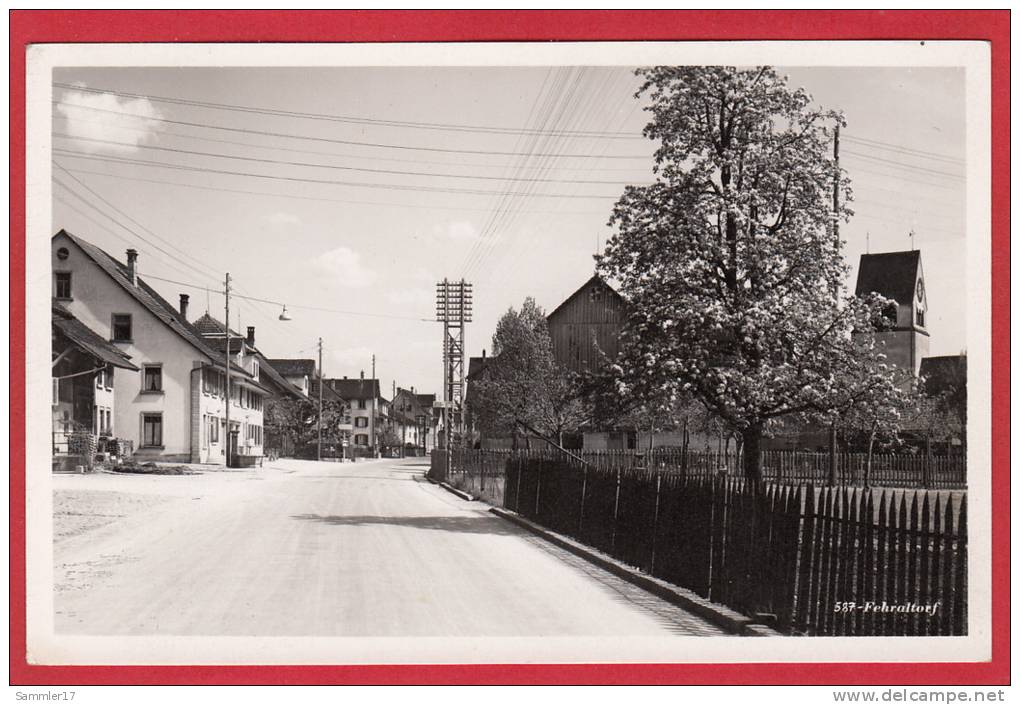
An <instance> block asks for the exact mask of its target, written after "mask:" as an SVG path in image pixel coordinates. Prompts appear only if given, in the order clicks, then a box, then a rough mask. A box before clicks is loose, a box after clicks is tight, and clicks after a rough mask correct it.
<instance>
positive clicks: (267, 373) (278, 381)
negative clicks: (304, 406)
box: [257, 353, 308, 399]
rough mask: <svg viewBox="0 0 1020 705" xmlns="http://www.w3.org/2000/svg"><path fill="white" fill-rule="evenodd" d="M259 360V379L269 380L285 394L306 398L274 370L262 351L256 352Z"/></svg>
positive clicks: (296, 397)
mask: <svg viewBox="0 0 1020 705" xmlns="http://www.w3.org/2000/svg"><path fill="white" fill-rule="evenodd" d="M257 357H258V361H259V379H261V380H262V381H263V382H265V381H267V380H268V381H269V382H271V383H272V385H273V386H274V387H277V388H278V389H279V390H280V391H282V392H284V393H285V394H289V395H290V396H292V397H294V398H295V399H307V398H308V397H306V396H305V395H304V394H303V393H302V392H301V390H300V389H298V388H297V387H295V386H294V385H293V384H291V383H290V382H288V381H287V380H285V379H284V378H283V376H282V375H281V374H280V373H279V372H278V371H277V370H276V368H275V367H273V365H272V364H271V363H270V362H269V360H267V359H266V357H265V355H263V354H262V353H257Z"/></svg>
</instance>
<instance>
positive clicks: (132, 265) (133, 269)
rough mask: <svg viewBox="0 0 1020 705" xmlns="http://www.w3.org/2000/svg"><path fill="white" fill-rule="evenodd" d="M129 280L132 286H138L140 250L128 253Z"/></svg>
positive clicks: (132, 250) (132, 249)
mask: <svg viewBox="0 0 1020 705" xmlns="http://www.w3.org/2000/svg"><path fill="white" fill-rule="evenodd" d="M127 261H128V279H130V280H131V286H138V250H136V249H134V248H131V249H129V250H128V251H127Z"/></svg>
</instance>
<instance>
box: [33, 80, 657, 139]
mask: <svg viewBox="0 0 1020 705" xmlns="http://www.w3.org/2000/svg"><path fill="white" fill-rule="evenodd" d="M53 85H54V86H55V87H57V88H63V89H66V90H72V91H77V92H79V93H92V94H97V95H116V96H120V97H122V98H139V99H146V100H150V101H154V102H157V103H167V104H172V105H187V106H192V107H198V108H209V109H213V110H227V111H232V112H240V113H254V114H257V115H274V116H278V117H288V118H300V119H304V120H320V121H328V122H344V123H351V124H355V125H377V126H383V127H405V128H414V129H423V130H441V131H451V132H479V133H484V134H501V135H522V134H534V135H553V136H557V137H596V138H599V139H642V136H641V135H638V134H635V133H633V132H600V131H588V130H537V129H529V128H518V127H497V126H493V125H459V124H454V123H444V122H414V121H408V120H383V119H379V118H366V117H358V116H353V115H330V114H326V113H311V112H301V111H296V110H281V109H277V108H265V107H255V106H246V105H234V104H230V103H215V102H211V101H202V100H192V99H187V98H173V97H169V96H158V95H151V94H148V93H129V92H127V91H116V90H111V89H105V88H88V87H84V86H76V85H74V84H71V83H60V82H54V84H53Z"/></svg>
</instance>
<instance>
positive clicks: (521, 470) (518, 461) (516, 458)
mask: <svg viewBox="0 0 1020 705" xmlns="http://www.w3.org/2000/svg"><path fill="white" fill-rule="evenodd" d="M510 457H511V459H512V460H513V461H514V462H515V463H516V465H517V493H516V495H515V497H516V498H517V502H516V504H517V506H516V507H514V511H515V512H517V513H518V514H520V513H521V475H522V474H524V468H523V467H522V465H523V463H521V457H520V455H519V454H518V453H516V452H514V453H513V454H512V455H511V456H510Z"/></svg>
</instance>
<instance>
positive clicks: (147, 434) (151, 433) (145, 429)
mask: <svg viewBox="0 0 1020 705" xmlns="http://www.w3.org/2000/svg"><path fill="white" fill-rule="evenodd" d="M142 446H143V447H145V448H162V447H163V414H142Z"/></svg>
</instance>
